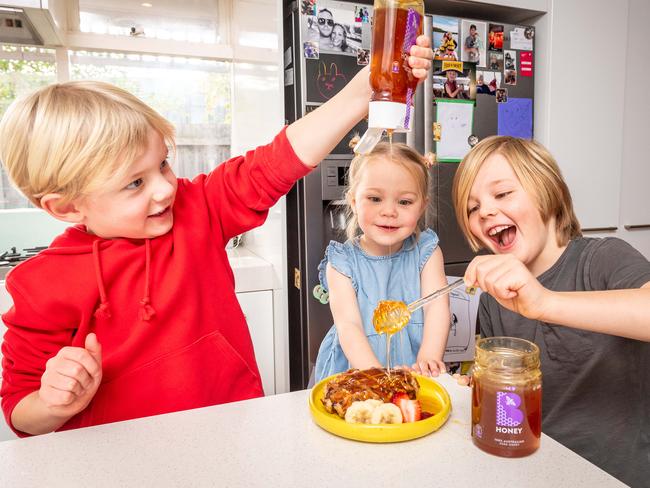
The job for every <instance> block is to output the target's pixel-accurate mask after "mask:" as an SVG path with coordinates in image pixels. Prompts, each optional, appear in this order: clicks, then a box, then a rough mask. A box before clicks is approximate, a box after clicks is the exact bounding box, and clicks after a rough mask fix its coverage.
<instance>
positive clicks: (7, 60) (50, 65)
mask: <svg viewBox="0 0 650 488" xmlns="http://www.w3.org/2000/svg"><path fill="white" fill-rule="evenodd" d="M55 81H56V63H55V55H54V50H53V49H44V48H39V47H29V46H14V45H8V44H3V45H0V117H2V114H4V112H5V110H7V107H8V106H9V105H10V104H11V102H13V101H14V100H15V99H16V98H17V97H20V96H22V95H24V94H27V93H29V92H31V91H33V90H35V89H37V88H40V87H42V86H45V85H48V84H50V83H54V82H55ZM31 206H32V205H31V204H30V203H29V201H28V200H27V199H26V198H25V197H24V196H22V195H21V194H20V193H19V192H18V191H16V190H15V189H14V188H13V187H12V186H11V184H10V183H9V179H8V178H7V174H6V173H5V171H4V168H3V169H2V170H1V171H0V209H9V208H26V207H31Z"/></svg>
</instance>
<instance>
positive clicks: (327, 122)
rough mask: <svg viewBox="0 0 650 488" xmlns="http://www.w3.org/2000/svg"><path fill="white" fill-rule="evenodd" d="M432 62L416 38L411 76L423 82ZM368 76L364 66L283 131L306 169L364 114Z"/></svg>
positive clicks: (425, 42)
mask: <svg viewBox="0 0 650 488" xmlns="http://www.w3.org/2000/svg"><path fill="white" fill-rule="evenodd" d="M432 59H433V51H432V50H431V40H430V39H429V37H427V36H420V37H418V38H417V40H416V45H414V46H411V56H409V65H410V66H411V68H412V69H413V71H412V73H413V75H414V76H415V77H416V78H420V79H423V78H425V77H426V76H427V72H428V70H429V68H430V67H431V60H432ZM369 76H370V67H368V66H367V67H365V68H364V69H362V70H361V71H360V72H359V73H357V75H356V76H355V77H354V78H352V80H351V81H350V82H349V83H348V84H347V85H346V86H345V87H344V88H343V89H342V90H341V91H340V92H339V93H338V94H336V95H335V96H334V97H333V98H332V99H331V100H329V101H328V102H326V103H324V104H323V105H322V106H320V107H318V109H316V110H314V111H313V112H310V113H309V114H307V115H305V116H304V117H302V118H301V119H299V120H296V121H295V122H294V123H293V124H291V125H290V126H289V127H288V128H287V138H288V139H289V142H290V143H291V147H293V150H294V151H295V153H296V155H297V156H298V157H299V158H300V159H301V160H302V162H303V163H305V164H306V165H307V166H317V165H318V164H319V163H320V162H321V161H322V160H323V158H324V157H325V156H327V154H329V153H330V152H331V150H332V149H333V148H334V147H335V146H336V145H337V144H338V143H339V141H340V140H341V139H343V137H344V136H345V135H346V134H347V133H348V132H350V131H351V130H352V128H353V127H354V126H355V125H356V124H357V123H358V122H359V121H360V120H361V119H362V118H363V117H364V116H365V115H366V114H367V113H368V102H369V101H370V95H371V91H370V84H369V82H368V77H369ZM316 135H318V137H315V136H316Z"/></svg>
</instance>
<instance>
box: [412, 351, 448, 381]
mask: <svg viewBox="0 0 650 488" xmlns="http://www.w3.org/2000/svg"><path fill="white" fill-rule="evenodd" d="M416 361H417V362H416V363H415V364H414V365H413V367H412V370H413V371H415V372H416V373H419V374H421V375H422V376H434V377H435V376H439V375H440V374H441V373H444V372H445V371H446V369H445V363H444V362H442V361H438V360H437V359H431V358H424V357H419V356H418V358H417V360H416Z"/></svg>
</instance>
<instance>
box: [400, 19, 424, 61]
mask: <svg viewBox="0 0 650 488" xmlns="http://www.w3.org/2000/svg"><path fill="white" fill-rule="evenodd" d="M419 27H420V14H419V13H418V12H417V11H416V10H415V9H412V8H410V9H408V14H407V15H406V33H405V34H404V44H403V45H402V52H404V53H407V54H408V52H409V51H410V50H411V46H412V45H413V44H415V39H416V38H417V36H418V29H419Z"/></svg>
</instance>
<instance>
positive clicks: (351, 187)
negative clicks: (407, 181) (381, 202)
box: [345, 142, 431, 239]
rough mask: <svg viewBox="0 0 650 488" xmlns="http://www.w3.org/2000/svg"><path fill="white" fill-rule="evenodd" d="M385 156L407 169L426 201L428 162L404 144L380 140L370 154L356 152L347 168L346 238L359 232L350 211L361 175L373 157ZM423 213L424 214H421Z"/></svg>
mask: <svg viewBox="0 0 650 488" xmlns="http://www.w3.org/2000/svg"><path fill="white" fill-rule="evenodd" d="M380 158H386V159H389V160H391V161H393V162H394V163H398V164H400V165H401V166H403V167H404V168H405V169H406V170H407V171H409V172H410V173H411V174H412V175H413V178H414V179H415V181H416V182H417V184H418V187H419V188H418V190H419V192H420V196H421V197H422V199H423V200H424V201H425V202H427V201H428V198H429V185H430V179H431V178H430V176H429V164H428V162H427V161H426V160H425V159H424V157H422V156H421V155H420V154H419V153H418V152H417V151H415V150H413V149H411V148H410V147H409V146H407V145H406V144H401V143H393V144H389V143H387V142H380V143H379V144H377V146H375V148H374V149H373V150H372V152H371V153H370V154H358V155H356V156H355V157H354V159H352V162H351V163H350V168H349V169H348V189H347V190H346V192H345V199H346V201H347V203H348V225H347V227H346V229H345V230H346V235H347V238H348V239H354V238H355V237H356V236H357V235H358V232H359V221H358V220H357V216H356V215H355V214H354V213H353V212H352V207H351V204H352V199H353V198H354V194H355V193H356V191H357V188H358V186H359V181H360V180H361V175H362V173H363V171H364V170H365V169H366V168H367V167H368V164H369V163H370V162H371V161H373V160H374V159H380ZM423 215H424V214H423ZM419 235H420V228H419V226H418V227H416V229H415V237H416V239H417V237H418V236H419Z"/></svg>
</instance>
